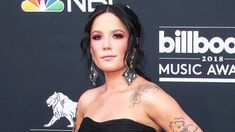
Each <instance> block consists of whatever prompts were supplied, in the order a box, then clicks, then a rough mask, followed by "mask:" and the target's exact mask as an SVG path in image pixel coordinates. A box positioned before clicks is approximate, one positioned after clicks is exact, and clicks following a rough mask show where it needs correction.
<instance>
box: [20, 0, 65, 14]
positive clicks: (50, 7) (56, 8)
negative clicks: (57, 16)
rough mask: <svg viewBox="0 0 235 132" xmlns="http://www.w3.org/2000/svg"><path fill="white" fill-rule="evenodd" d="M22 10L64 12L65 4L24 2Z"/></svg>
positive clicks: (57, 0)
mask: <svg viewBox="0 0 235 132" xmlns="http://www.w3.org/2000/svg"><path fill="white" fill-rule="evenodd" d="M21 8H22V10H23V11H25V12H62V11H63V10H64V3H63V2H62V1H60V0H24V1H23V2H22V3H21Z"/></svg>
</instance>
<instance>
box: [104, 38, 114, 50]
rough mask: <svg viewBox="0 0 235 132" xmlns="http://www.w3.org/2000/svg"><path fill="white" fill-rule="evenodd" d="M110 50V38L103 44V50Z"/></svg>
mask: <svg viewBox="0 0 235 132" xmlns="http://www.w3.org/2000/svg"><path fill="white" fill-rule="evenodd" d="M108 49H112V48H111V44H110V40H109V38H107V39H105V41H104V43H103V50H108Z"/></svg>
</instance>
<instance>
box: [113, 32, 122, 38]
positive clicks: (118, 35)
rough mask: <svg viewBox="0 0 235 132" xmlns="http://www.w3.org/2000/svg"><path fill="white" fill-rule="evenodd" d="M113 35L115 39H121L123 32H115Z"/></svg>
mask: <svg viewBox="0 0 235 132" xmlns="http://www.w3.org/2000/svg"><path fill="white" fill-rule="evenodd" d="M113 37H114V38H116V39H121V38H123V34H120V33H116V34H114V35H113Z"/></svg>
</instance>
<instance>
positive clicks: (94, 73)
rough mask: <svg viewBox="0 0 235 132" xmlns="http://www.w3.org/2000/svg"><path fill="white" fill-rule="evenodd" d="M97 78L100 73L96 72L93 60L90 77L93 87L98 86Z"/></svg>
mask: <svg viewBox="0 0 235 132" xmlns="http://www.w3.org/2000/svg"><path fill="white" fill-rule="evenodd" d="M97 77H98V72H97V71H96V69H95V65H94V62H93V60H92V62H91V67H90V76H89V78H90V81H91V83H92V85H93V86H96V84H95V82H96V79H97Z"/></svg>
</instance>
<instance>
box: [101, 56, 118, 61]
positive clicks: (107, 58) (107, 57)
mask: <svg viewBox="0 0 235 132" xmlns="http://www.w3.org/2000/svg"><path fill="white" fill-rule="evenodd" d="M114 57H116V56H115V55H105V56H102V57H101V58H102V59H103V60H105V61H110V60H112V59H113V58H114Z"/></svg>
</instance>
